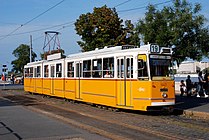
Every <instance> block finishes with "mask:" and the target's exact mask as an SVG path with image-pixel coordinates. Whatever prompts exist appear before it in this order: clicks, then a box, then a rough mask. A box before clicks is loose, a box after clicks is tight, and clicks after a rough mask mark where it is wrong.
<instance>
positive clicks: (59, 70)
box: [56, 63, 62, 77]
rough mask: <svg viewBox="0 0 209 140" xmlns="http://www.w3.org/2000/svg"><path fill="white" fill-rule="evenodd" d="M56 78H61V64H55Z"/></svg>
mask: <svg viewBox="0 0 209 140" xmlns="http://www.w3.org/2000/svg"><path fill="white" fill-rule="evenodd" d="M56 77H62V64H61V63H58V64H56Z"/></svg>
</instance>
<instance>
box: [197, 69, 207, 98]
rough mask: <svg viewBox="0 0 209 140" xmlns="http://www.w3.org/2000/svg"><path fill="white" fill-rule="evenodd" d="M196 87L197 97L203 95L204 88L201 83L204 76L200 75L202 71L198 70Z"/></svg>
mask: <svg viewBox="0 0 209 140" xmlns="http://www.w3.org/2000/svg"><path fill="white" fill-rule="evenodd" d="M198 80H199V83H198V87H197V97H200V96H201V95H204V89H203V85H204V83H205V81H204V78H203V76H202V71H200V72H199V74H198Z"/></svg>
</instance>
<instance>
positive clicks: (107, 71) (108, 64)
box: [103, 57, 114, 78]
mask: <svg viewBox="0 0 209 140" xmlns="http://www.w3.org/2000/svg"><path fill="white" fill-rule="evenodd" d="M103 77H104V78H112V77H114V57H111V58H103Z"/></svg>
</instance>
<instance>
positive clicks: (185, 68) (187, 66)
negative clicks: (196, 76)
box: [177, 61, 209, 73]
mask: <svg viewBox="0 0 209 140" xmlns="http://www.w3.org/2000/svg"><path fill="white" fill-rule="evenodd" d="M208 67H209V62H191V61H185V62H182V63H181V64H180V65H179V67H177V73H197V72H198V71H202V70H204V69H206V68H208Z"/></svg>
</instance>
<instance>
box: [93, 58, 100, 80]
mask: <svg viewBox="0 0 209 140" xmlns="http://www.w3.org/2000/svg"><path fill="white" fill-rule="evenodd" d="M92 63H93V71H92V77H95V78H96V77H102V59H94V60H93V61H92Z"/></svg>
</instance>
